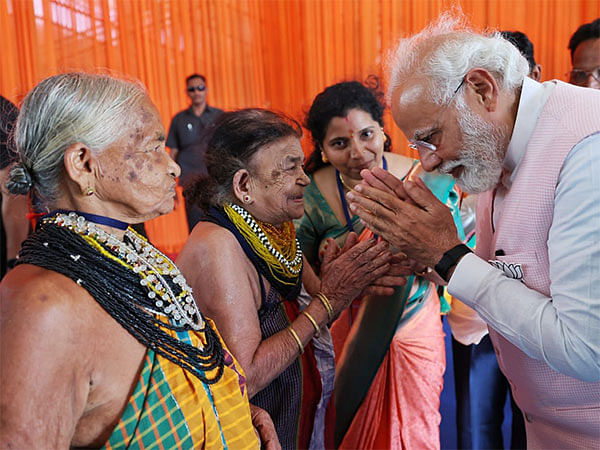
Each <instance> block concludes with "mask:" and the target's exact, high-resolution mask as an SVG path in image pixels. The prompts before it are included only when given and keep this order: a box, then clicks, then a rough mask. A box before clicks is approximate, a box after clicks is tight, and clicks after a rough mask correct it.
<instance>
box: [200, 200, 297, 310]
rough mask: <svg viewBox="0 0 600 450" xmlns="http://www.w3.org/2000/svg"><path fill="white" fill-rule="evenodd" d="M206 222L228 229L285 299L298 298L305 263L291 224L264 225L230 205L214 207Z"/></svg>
mask: <svg viewBox="0 0 600 450" xmlns="http://www.w3.org/2000/svg"><path fill="white" fill-rule="evenodd" d="M204 220H207V221H209V222H213V223H216V224H217V225H219V226H222V227H224V228H226V229H227V230H229V231H230V232H231V233H232V234H233V235H234V236H235V238H236V240H237V241H238V243H239V244H240V246H241V247H242V250H243V251H244V254H245V255H246V257H247V258H248V259H249V260H250V262H251V263H252V265H253V266H254V267H255V268H256V270H257V272H258V273H259V276H263V277H265V278H266V279H267V281H268V282H269V283H270V284H271V287H272V288H274V289H275V290H276V291H277V292H278V293H279V294H280V295H281V296H282V297H283V298H284V299H286V300H295V299H296V298H297V297H298V295H299V294H300V288H301V286H302V267H303V261H304V260H303V257H302V250H301V249H300V243H299V242H298V240H297V239H296V230H295V228H294V224H293V223H292V222H291V221H290V222H286V223H284V224H283V225H282V226H280V227H275V226H274V225H270V224H264V223H261V222H258V221H257V220H256V219H254V217H252V215H251V214H250V213H249V212H248V211H246V210H245V209H244V208H242V207H241V206H238V205H234V204H231V203H228V204H225V205H223V206H222V207H221V208H215V207H212V208H211V209H210V210H209V212H208V214H207V216H206V218H205V219H204ZM261 288H262V284H261ZM262 292H263V294H264V295H266V293H265V292H264V291H262ZM264 295H263V296H264Z"/></svg>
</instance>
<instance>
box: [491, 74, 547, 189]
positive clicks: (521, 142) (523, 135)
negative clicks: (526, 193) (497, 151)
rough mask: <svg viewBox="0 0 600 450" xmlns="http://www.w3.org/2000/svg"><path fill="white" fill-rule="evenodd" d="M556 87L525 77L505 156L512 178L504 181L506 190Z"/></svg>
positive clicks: (505, 178) (506, 166)
mask: <svg viewBox="0 0 600 450" xmlns="http://www.w3.org/2000/svg"><path fill="white" fill-rule="evenodd" d="M555 86H556V84H555V83H554V82H552V81H548V82H546V83H538V82H537V81H535V80H532V79H531V78H529V77H525V80H523V86H522V88H521V97H520V99H519V108H518V109H517V118H516V119H515V126H514V127H513V133H512V137H511V138H510V142H509V144H508V148H507V150H506V155H504V162H503V167H504V169H505V170H506V172H507V173H508V174H510V177H504V178H503V179H502V183H503V184H504V185H505V187H506V188H510V186H511V184H512V181H513V180H514V178H515V175H516V173H517V169H518V168H519V164H520V163H521V160H522V159H523V155H524V154H525V149H526V148H527V143H528V142H529V139H531V136H532V135H533V131H534V130H535V126H536V125H537V121H538V119H539V117H540V114H541V112H542V109H543V108H544V105H545V104H546V101H547V100H548V97H549V96H550V94H551V93H552V91H553V90H554V87H555Z"/></svg>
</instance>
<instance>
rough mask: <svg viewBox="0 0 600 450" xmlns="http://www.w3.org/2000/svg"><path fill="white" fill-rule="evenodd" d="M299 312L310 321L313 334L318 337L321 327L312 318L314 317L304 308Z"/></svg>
mask: <svg viewBox="0 0 600 450" xmlns="http://www.w3.org/2000/svg"><path fill="white" fill-rule="evenodd" d="M300 314H304V315H305V316H306V318H307V319H308V320H310V323H312V325H313V327H314V328H315V336H316V337H319V332H320V331H321V329H320V328H319V324H318V323H317V321H316V320H315V319H314V317H313V316H311V315H310V314H309V313H308V312H307V311H306V310H304V311H302V312H301V313H300Z"/></svg>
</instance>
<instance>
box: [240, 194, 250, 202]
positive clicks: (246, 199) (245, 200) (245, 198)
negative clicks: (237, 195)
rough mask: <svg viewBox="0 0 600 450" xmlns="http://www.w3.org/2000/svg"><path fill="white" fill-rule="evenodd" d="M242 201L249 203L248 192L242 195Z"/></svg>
mask: <svg viewBox="0 0 600 450" xmlns="http://www.w3.org/2000/svg"><path fill="white" fill-rule="evenodd" d="M242 201H243V202H244V203H250V196H249V195H248V194H246V195H244V196H243V197H242Z"/></svg>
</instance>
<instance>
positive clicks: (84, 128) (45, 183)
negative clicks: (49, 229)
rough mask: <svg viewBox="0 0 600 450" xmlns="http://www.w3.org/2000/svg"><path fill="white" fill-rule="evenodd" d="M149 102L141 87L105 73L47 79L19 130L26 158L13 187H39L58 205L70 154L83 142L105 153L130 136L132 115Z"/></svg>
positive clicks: (25, 108) (28, 100)
mask: <svg viewBox="0 0 600 450" xmlns="http://www.w3.org/2000/svg"><path fill="white" fill-rule="evenodd" d="M145 98H147V94H146V90H145V89H144V87H143V85H142V84H141V83H140V82H135V81H128V80H123V79H119V78H115V77H112V76H109V75H104V74H87V73H76V72H75V73H64V74H60V75H55V76H52V77H49V78H46V79H45V80H43V81H42V82H41V83H39V84H38V85H37V86H36V87H35V88H33V89H32V90H31V91H30V92H29V94H27V97H25V100H24V101H23V105H22V106H21V111H20V113H19V118H18V119H17V124H16V127H15V143H16V148H17V152H18V153H19V157H20V164H18V165H17V166H16V167H15V168H14V169H13V170H12V171H11V174H10V178H9V181H8V182H7V187H8V188H9V189H10V190H11V192H14V193H19V194H24V193H27V192H28V191H29V189H30V188H34V189H35V190H36V192H37V193H38V195H39V196H40V197H41V199H42V200H43V201H44V202H45V203H46V204H48V203H52V202H53V201H55V200H56V196H57V192H58V188H59V183H60V177H61V175H62V173H63V169H64V164H63V159H64V154H65V151H66V149H67V148H68V147H69V146H70V145H72V144H75V143H77V142H81V143H82V144H84V145H86V146H87V147H88V148H89V149H90V150H91V151H93V152H97V153H100V152H102V151H104V150H105V149H106V148H108V147H110V145H111V144H113V143H114V142H116V141H118V140H119V139H120V138H121V137H122V136H124V134H125V133H126V132H127V131H128V130H127V126H126V124H127V123H128V119H129V117H130V116H131V114H132V112H133V111H134V110H136V109H137V108H138V107H139V105H140V104H141V102H142V101H143V100H144V99H145Z"/></svg>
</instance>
